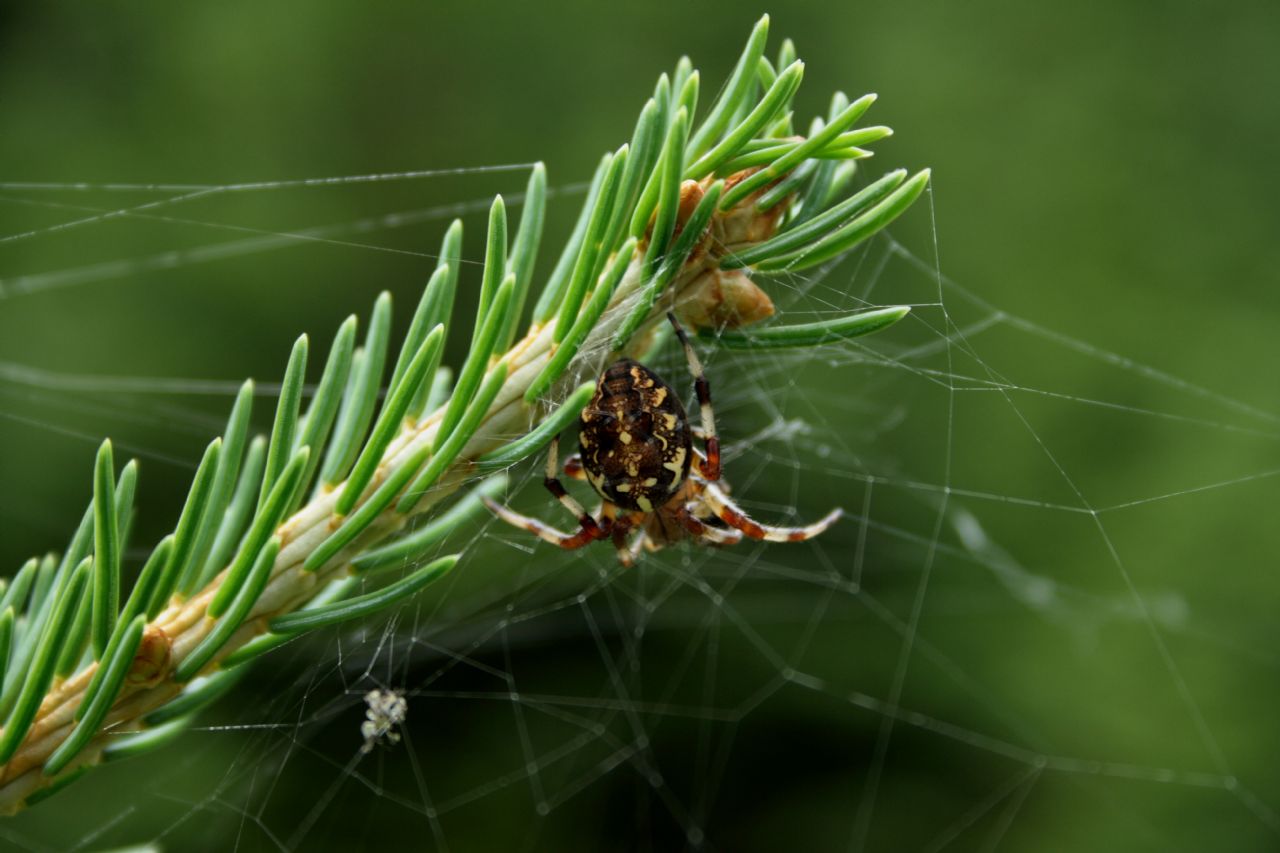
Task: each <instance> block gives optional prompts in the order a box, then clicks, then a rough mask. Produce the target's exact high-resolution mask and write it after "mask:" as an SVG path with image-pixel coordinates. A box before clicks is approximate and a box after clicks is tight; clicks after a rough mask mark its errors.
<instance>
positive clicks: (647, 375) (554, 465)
mask: <svg viewBox="0 0 1280 853" xmlns="http://www.w3.org/2000/svg"><path fill="white" fill-rule="evenodd" d="M667 317H668V318H669V319H670V320H671V325H672V326H674V327H675V330H676V334H677V335H678V336H679V337H680V343H681V344H682V345H683V346H684V351H685V355H686V356H687V357H688V359H689V369H690V371H691V372H692V373H693V378H694V388H695V390H696V391H697V396H698V406H699V409H700V410H701V416H702V429H701V430H700V431H699V430H695V429H694V428H693V427H691V426H690V425H689V420H688V416H687V415H686V414H685V410H684V406H683V405H681V404H680V398H679V396H678V395H677V394H676V392H675V390H674V389H673V388H672V387H671V386H670V385H668V384H667V383H666V382H664V381H662V378H661V377H659V376H658V375H657V374H656V373H654V372H653V371H652V370H650V369H649V368H647V367H645V366H644V365H642V364H639V363H638V362H635V361H632V360H630V359H622V360H621V361H617V362H614V363H613V364H612V365H610V366H609V367H608V368H607V369H606V370H605V372H604V373H603V374H602V375H601V376H600V380H599V382H598V383H597V384H596V393H595V395H594V396H593V397H592V398H591V402H589V403H588V404H587V405H586V407H585V408H584V409H583V410H582V413H581V415H580V417H579V421H580V428H581V429H580V432H579V444H580V445H581V447H582V453H581V455H578V454H575V455H574V456H571V457H570V458H569V459H567V460H566V461H565V464H564V473H565V474H568V475H569V476H571V477H573V478H575V479H579V480H586V481H587V482H588V483H590V484H591V486H592V488H594V489H595V491H596V493H597V494H599V495H600V497H601V498H602V499H603V503H602V504H601V507H600V509H599V511H597V512H596V513H595V515H592V514H590V513H588V512H587V511H586V510H584V509H583V508H582V505H581V504H579V503H578V502H577V501H576V500H574V498H573V497H572V496H571V495H570V494H569V493H568V492H567V491H566V490H565V488H564V486H563V485H562V484H561V482H560V480H559V473H560V465H559V456H558V445H559V437H557V438H555V439H553V440H552V442H551V449H550V452H549V453H548V454H547V467H546V474H545V478H544V480H543V482H544V484H545V485H546V487H547V489H548V490H549V491H550V492H551V493H552V494H553V495H555V496H556V499H557V500H559V501H560V503H561V504H562V505H563V506H564V507H565V508H566V509H568V510H569V511H570V512H572V513H573V514H574V515H575V516H576V517H577V519H578V525H579V528H578V530H577V531H575V532H573V533H562V532H561V531H559V530H555V529H554V528H551V527H548V526H547V525H546V524H543V523H542V522H541V521H538V520H537V519H534V518H530V517H528V516H525V515H521V514H519V513H517V512H514V511H512V510H510V509H508V508H507V507H505V506H502V505H500V504H498V503H495V502H493V501H491V500H488V499H487V498H486V501H485V502H486V503H487V504H488V506H489V508H490V509H491V510H493V512H494V513H495V514H496V515H497V516H498V517H499V518H501V519H503V520H504V521H506V522H508V523H509V524H513V525H515V526H516V527H521V528H524V529H525V530H528V531H529V532H530V533H533V534H535V535H537V536H538V537H539V538H541V539H543V540H545V541H547V542H550V543H551V544H553V545H559V546H560V547H561V548H566V549H574V548H581V547H583V546H584V545H588V544H590V543H591V542H594V541H596V540H597V539H605V538H611V539H612V540H613V543H614V545H615V547H616V548H617V549H618V558H619V559H620V560H621V561H622V562H623V563H624V564H626V565H630V564H631V563H632V562H634V561H635V558H636V557H637V556H638V555H639V553H640V551H641V549H646V550H649V551H656V550H658V549H659V548H662V547H663V546H665V545H669V544H671V543H673V542H677V541H679V540H680V539H683V538H686V537H688V538H692V539H694V540H696V541H699V542H704V543H710V544H714V545H732V544H734V543H736V542H739V541H741V540H742V537H743V536H744V535H745V536H746V537H748V538H750V539H764V540H768V541H771V542H799V541H802V540H805V539H811V538H813V537H814V536H817V535H818V534H819V533H821V532H822V531H824V530H826V529H827V528H828V527H830V526H831V525H832V524H833V523H834V522H835V520H836V519H837V518H839V517H840V510H839V509H835V510H832V511H831V512H830V513H828V514H827V515H826V517H825V518H823V519H822V520H821V521H818V522H816V523H814V524H810V525H807V526H805V527H772V526H769V525H764V524H760V523H759V522H756V521H753V520H752V519H751V518H750V517H749V516H748V515H747V514H746V512H744V511H743V510H742V509H741V508H740V507H738V506H737V505H736V504H735V503H734V502H733V501H731V500H730V499H729V496H728V494H727V491H726V489H725V488H724V487H723V486H721V485H720V483H719V481H720V440H719V438H718V437H717V436H716V427H715V417H714V414H713V412H712V410H711V388H710V386H709V385H708V383H707V380H706V377H705V376H703V375H702V365H701V363H700V362H699V361H698V356H697V354H696V353H695V352H694V351H693V347H692V345H690V343H689V339H688V337H687V336H686V335H685V333H684V329H682V328H681V327H680V324H679V323H678V322H677V321H676V319H675V317H674V316H672V315H670V314H668V315H667ZM695 435H696V436H697V437H699V438H701V439H702V440H703V442H704V446H705V448H706V451H705V453H703V452H699V451H698V450H697V449H696V448H695V447H694V446H693V438H694V437H695Z"/></svg>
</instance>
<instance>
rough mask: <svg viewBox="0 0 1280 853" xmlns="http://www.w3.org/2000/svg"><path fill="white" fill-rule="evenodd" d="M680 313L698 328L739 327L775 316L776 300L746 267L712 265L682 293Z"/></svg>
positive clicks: (687, 323)
mask: <svg viewBox="0 0 1280 853" xmlns="http://www.w3.org/2000/svg"><path fill="white" fill-rule="evenodd" d="M675 313H676V316H677V317H679V318H680V320H681V322H683V323H684V324H685V325H687V326H691V327H693V328H695V329H736V328H738V327H739V326H747V325H750V324H752V323H758V322H760V321H761V320H764V319H766V318H768V317H772V316H773V301H772V300H770V299H769V295H768V294H767V293H765V292H764V291H763V290H761V289H760V288H759V287H758V286H757V285H756V283H755V282H753V281H752V280H751V279H749V278H748V277H747V275H746V273H744V272H743V271H742V270H729V271H723V270H717V269H711V270H707V271H706V272H704V273H703V274H702V275H700V276H698V277H697V278H696V279H694V280H693V282H691V283H690V284H689V286H688V287H686V288H685V289H684V291H683V292H682V293H681V294H680V297H679V299H678V300H677V302H676V305H675Z"/></svg>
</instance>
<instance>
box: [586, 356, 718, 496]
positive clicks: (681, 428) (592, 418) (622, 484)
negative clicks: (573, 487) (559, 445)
mask: <svg viewBox="0 0 1280 853" xmlns="http://www.w3.org/2000/svg"><path fill="white" fill-rule="evenodd" d="M579 443H580V444H581V445H582V468H583V470H584V471H585V472H586V475H587V479H588V480H589V481H590V483H591V485H592V486H593V487H594V488H595V490H596V491H597V492H598V493H599V494H600V496H601V497H603V498H604V499H605V500H608V501H612V502H613V503H615V504H617V505H618V506H619V507H622V508H624V509H630V510H639V511H641V512H652V511H653V510H655V509H657V508H658V507H661V506H662V505H663V504H665V503H666V502H667V501H668V500H669V499H670V498H671V496H672V495H674V494H675V493H676V491H678V490H679V488H680V484H681V483H683V482H684V479H685V477H686V476H687V475H688V473H689V465H690V463H691V462H692V458H693V452H692V440H691V435H690V431H689V422H688V418H687V417H686V415H685V411H684V406H682V405H681V404H680V398H679V397H678V396H677V395H676V392H675V391H674V390H673V389H672V388H671V386H670V385H668V384H667V383H666V382H664V381H662V378H661V377H659V376H658V375H657V374H656V373H654V372H653V371H652V370H649V369H648V368H647V367H645V366H644V365H643V364H639V363H637V362H634V361H631V360H630V359H623V360H621V361H617V362H615V363H614V364H612V365H610V366H609V368H608V369H606V370H605V372H604V373H603V374H602V375H601V376H600V381H599V382H598V383H596V393H595V396H594V397H592V398H591V402H590V403H588V404H587V406H586V408H584V409H583V410H582V415H581V432H580V434H579Z"/></svg>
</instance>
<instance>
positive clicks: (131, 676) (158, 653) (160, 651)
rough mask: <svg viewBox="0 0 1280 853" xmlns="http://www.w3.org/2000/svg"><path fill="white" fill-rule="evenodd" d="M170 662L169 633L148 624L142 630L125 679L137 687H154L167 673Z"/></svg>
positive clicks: (171, 647)
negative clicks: (140, 639)
mask: <svg viewBox="0 0 1280 853" xmlns="http://www.w3.org/2000/svg"><path fill="white" fill-rule="evenodd" d="M172 663H173V644H172V643H171V642H170V641H169V635H168V634H166V633H165V632H164V631H163V630H161V629H160V628H157V627H156V626H155V625H148V626H147V627H146V629H145V630H144V631H143V632H142V642H141V643H139V644H138V651H137V652H136V653H135V654H134V656H133V661H132V662H131V663H130V664H129V672H128V674H127V675H126V676H125V681H126V682H127V683H128V684H131V685H134V686H137V687H154V686H155V685H157V684H159V683H160V682H161V681H163V680H164V679H165V677H166V676H167V675H168V674H169V668H170V666H171V665H172Z"/></svg>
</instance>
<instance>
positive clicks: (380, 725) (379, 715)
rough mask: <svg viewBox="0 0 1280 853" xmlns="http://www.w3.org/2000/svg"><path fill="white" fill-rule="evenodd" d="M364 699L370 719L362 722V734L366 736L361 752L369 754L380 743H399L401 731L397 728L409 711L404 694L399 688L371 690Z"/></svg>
mask: <svg viewBox="0 0 1280 853" xmlns="http://www.w3.org/2000/svg"><path fill="white" fill-rule="evenodd" d="M364 701H365V704H367V705H368V706H369V710H367V711H365V716H366V717H367V718H368V719H366V720H365V721H364V722H363V723H361V724H360V736H361V737H363V738H364V745H363V746H361V747H360V752H362V753H364V754H366V755H367V754H368V753H369V752H371V751H372V750H373V748H374V746H376V745H377V744H379V743H385V744H387V745H388V746H393V745H395V744H397V743H399V742H400V733H399V732H397V731H396V730H395V729H396V727H397V726H399V725H400V724H402V723H403V722H404V718H405V716H406V715H407V714H408V713H409V703H408V701H406V700H405V698H404V694H403V693H401V692H400V691H398V690H370V691H369V692H368V693H366V694H364Z"/></svg>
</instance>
